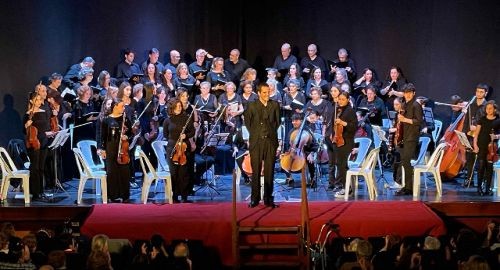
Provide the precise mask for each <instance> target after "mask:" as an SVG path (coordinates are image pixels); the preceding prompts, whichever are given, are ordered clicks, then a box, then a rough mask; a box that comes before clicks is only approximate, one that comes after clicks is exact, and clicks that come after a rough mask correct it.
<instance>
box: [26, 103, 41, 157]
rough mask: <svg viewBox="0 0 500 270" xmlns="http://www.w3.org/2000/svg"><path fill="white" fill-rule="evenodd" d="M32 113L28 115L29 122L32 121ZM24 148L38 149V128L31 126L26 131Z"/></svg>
mask: <svg viewBox="0 0 500 270" xmlns="http://www.w3.org/2000/svg"><path fill="white" fill-rule="evenodd" d="M33 114H34V112H31V113H30V117H29V120H32V119H33ZM26 135H27V136H26V137H27V140H26V148H28V149H33V150H38V149H40V146H41V145H40V141H39V140H38V128H36V127H35V126H34V125H33V124H32V125H30V126H29V127H28V129H27V130H26Z"/></svg>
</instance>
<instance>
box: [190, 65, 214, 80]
mask: <svg viewBox="0 0 500 270" xmlns="http://www.w3.org/2000/svg"><path fill="white" fill-rule="evenodd" d="M188 70H189V74H191V75H193V76H194V74H195V73H197V72H202V73H204V74H205V77H204V78H203V79H200V81H204V80H206V76H207V73H208V71H209V70H210V61H206V60H205V62H203V64H201V66H199V65H198V63H196V61H194V62H193V63H191V64H189V66H188Z"/></svg>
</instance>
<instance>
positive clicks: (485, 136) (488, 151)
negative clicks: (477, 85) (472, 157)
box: [474, 100, 500, 196]
mask: <svg viewBox="0 0 500 270" xmlns="http://www.w3.org/2000/svg"><path fill="white" fill-rule="evenodd" d="M484 107H485V115H484V116H482V117H481V118H479V119H478V121H477V122H476V129H475V133H476V135H475V136H474V153H475V154H476V155H477V161H478V163H479V169H478V170H477V193H478V195H480V196H484V195H486V196H491V195H493V191H492V190H491V181H492V178H493V163H495V162H496V161H497V160H498V149H497V148H496V147H495V146H496V145H497V144H498V139H499V138H500V135H499V133H500V129H499V127H498V125H495V121H498V118H499V116H498V111H497V109H498V107H497V104H495V101H494V100H490V101H488V102H486V104H485V105H484ZM490 144H492V145H490ZM493 156H496V160H495V158H494V157H493ZM483 183H484V187H483Z"/></svg>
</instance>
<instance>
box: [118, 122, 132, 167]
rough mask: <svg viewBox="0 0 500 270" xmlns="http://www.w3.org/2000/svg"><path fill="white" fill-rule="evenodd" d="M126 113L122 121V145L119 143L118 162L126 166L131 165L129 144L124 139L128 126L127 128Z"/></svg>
mask: <svg viewBox="0 0 500 270" xmlns="http://www.w3.org/2000/svg"><path fill="white" fill-rule="evenodd" d="M125 120H126V119H125V112H123V119H122V127H121V132H120V143H118V157H117V160H116V162H118V164H121V165H124V164H129V163H130V155H129V153H128V150H129V143H128V140H127V139H126V138H124V136H123V135H124V134H125V132H126V128H127V127H126V126H125Z"/></svg>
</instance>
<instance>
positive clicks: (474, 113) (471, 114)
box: [464, 99, 486, 133]
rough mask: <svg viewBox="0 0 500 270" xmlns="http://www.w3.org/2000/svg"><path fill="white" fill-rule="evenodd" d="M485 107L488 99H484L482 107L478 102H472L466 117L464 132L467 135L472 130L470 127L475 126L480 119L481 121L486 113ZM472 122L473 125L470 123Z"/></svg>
mask: <svg viewBox="0 0 500 270" xmlns="http://www.w3.org/2000/svg"><path fill="white" fill-rule="evenodd" d="M484 105H486V99H483V103H481V104H480V105H478V104H477V102H476V101H474V102H472V104H471V105H470V106H469V109H468V110H467V114H465V115H464V117H465V119H464V132H465V133H467V132H469V130H470V125H475V124H476V123H477V121H478V120H479V119H481V118H482V117H483V116H484V115H485V114H486V113H485V111H484V109H485V108H484ZM470 120H472V123H470Z"/></svg>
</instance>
